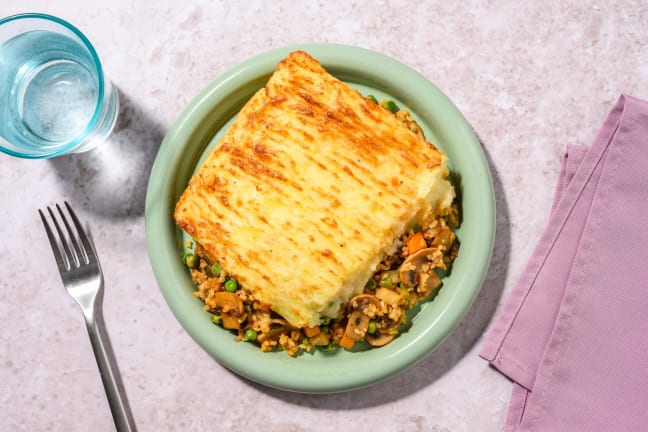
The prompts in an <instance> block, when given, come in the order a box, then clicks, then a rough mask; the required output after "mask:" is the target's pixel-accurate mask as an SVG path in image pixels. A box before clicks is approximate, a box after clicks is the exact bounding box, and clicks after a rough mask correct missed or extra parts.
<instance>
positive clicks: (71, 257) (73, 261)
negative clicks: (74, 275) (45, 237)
mask: <svg viewBox="0 0 648 432" xmlns="http://www.w3.org/2000/svg"><path fill="white" fill-rule="evenodd" d="M47 211H48V212H49V214H50V216H51V217H52V222H54V227H55V228H56V232H57V233H58V236H59V241H60V243H61V245H62V246H63V252H64V255H65V257H66V258H67V262H68V264H69V266H70V268H72V267H77V266H78V265H79V261H78V259H77V257H76V255H75V254H74V252H72V250H71V249H70V245H69V244H68V242H67V239H66V238H65V234H63V230H62V229H61V225H59V223H58V220H56V215H55V214H54V212H53V211H52V209H51V208H50V207H49V206H48V207H47Z"/></svg>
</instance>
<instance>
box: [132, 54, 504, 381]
mask: <svg viewBox="0 0 648 432" xmlns="http://www.w3.org/2000/svg"><path fill="white" fill-rule="evenodd" d="M296 49H302V50H304V51H306V52H308V53H310V54H311V55H312V56H314V57H315V58H316V59H318V60H319V61H320V62H321V63H322V65H323V66H324V67H325V68H326V69H327V70H328V71H329V72H330V73H332V74H333V75H335V76H336V77H338V78H339V79H341V80H343V81H345V82H347V83H349V84H350V85H352V86H354V87H356V88H358V89H359V90H360V91H361V92H362V93H363V94H368V93H371V94H373V95H375V96H376V97H378V98H381V97H383V98H389V99H393V100H395V101H396V102H397V103H398V104H399V105H400V106H401V107H402V108H406V109H408V110H410V112H411V113H412V114H413V117H414V118H415V120H417V121H418V123H419V125H421V126H422V128H423V130H424V132H425V134H426V136H427V138H428V139H429V140H430V141H431V142H433V143H434V144H435V145H437V147H439V148H440V149H441V150H442V151H444V152H445V153H446V154H447V155H448V157H449V159H450V169H451V171H452V173H453V176H454V177H455V180H459V181H460V182H459V183H460V187H459V196H460V197H461V207H462V212H463V220H462V224H461V227H460V228H459V230H458V231H457V237H458V238H459V240H460V241H461V249H460V253H459V257H458V258H457V260H456V261H455V263H454V265H453V268H452V272H451V274H450V275H449V276H447V277H446V278H445V279H444V284H443V287H442V289H441V290H440V292H439V293H438V295H437V296H436V297H435V298H434V300H433V301H430V302H427V303H425V304H423V305H422V306H421V307H420V310H419V311H418V312H417V313H416V315H415V316H414V318H413V320H412V321H411V327H410V328H409V329H408V330H407V331H406V332H403V333H402V334H401V335H400V336H399V337H398V338H396V339H395V340H394V341H393V342H392V343H390V344H389V345H386V346H384V347H381V348H377V349H369V350H361V351H354V352H352V351H347V350H344V349H340V350H338V351H336V352H334V353H324V352H322V351H319V350H316V351H315V352H314V353H305V354H302V355H299V356H297V357H294V358H293V357H290V356H289V355H287V354H286V353H284V352H276V353H262V352H261V351H260V350H259V349H258V348H257V347H256V346H254V345H252V344H249V343H242V342H236V341H235V340H234V336H233V335H232V333H230V332H229V331H226V330H223V329H221V328H219V327H216V326H215V325H213V324H212V323H211V321H210V314H208V313H207V312H205V311H204V309H203V304H202V303H201V302H200V301H199V300H198V299H197V298H195V297H194V295H193V291H194V286H193V284H192V282H191V280H190V276H189V273H188V271H187V269H186V267H184V266H183V264H182V262H181V259H180V257H181V255H182V252H183V233H182V232H181V231H180V230H178V229H177V228H176V226H175V224H174V221H173V216H172V215H173V210H174V206H175V203H176V201H177V200H178V198H179V196H180V194H181V193H182V191H183V190H184V188H185V187H186V185H187V183H188V181H189V179H190V177H191V175H192V174H193V173H194V172H195V170H196V168H197V165H198V164H199V163H200V160H201V158H204V156H205V154H206V153H207V152H208V151H209V149H211V148H212V147H213V146H214V145H215V143H216V141H217V139H218V138H219V137H220V136H221V135H222V134H223V133H224V131H225V130H226V128H227V126H228V125H229V124H230V123H231V121H232V119H233V118H234V116H235V115H236V113H237V112H238V111H239V109H240V108H241V107H242V106H243V104H244V103H245V102H246V101H247V100H248V99H249V98H250V97H251V96H252V94H253V93H254V92H255V91H257V90H258V89H259V88H261V87H263V86H264V85H265V83H266V82H267V80H268V78H269V77H270V75H271V74H272V72H273V71H274V68H275V67H276V65H277V63H278V62H279V61H280V60H281V59H282V58H283V57H285V56H286V55H287V54H288V53H289V52H291V51H294V50H296ZM145 219H146V236H147V244H148V251H149V255H150V259H151V263H152V266H153V270H154V272H155V275H156V278H157V281H158V284H159V285H160V288H161V290H162V293H163V295H164V298H165V299H166V301H167V303H168V304H169V307H170V308H171V310H172V311H173V313H174V314H175V316H176V318H177V319H178V321H180V323H181V324H182V326H183V327H184V328H185V330H186V331H187V332H188V333H189V334H190V335H191V337H193V338H194V339H195V340H196V342H198V344H200V346H202V347H203V348H204V349H205V350H206V351H207V352H208V353H210V354H211V355H212V356H213V357H214V358H215V359H216V360H218V361H219V362H220V363H221V364H222V365H224V366H225V367H227V368H228V369H230V370H232V371H234V372H236V373H238V374H240V375H243V376H245V377H247V378H249V379H251V380H253V381H256V382H259V383H262V384H265V385H268V386H272V387H276V388H281V389H285V390H291V391H298V392H308V393H326V392H337V391H345V390H350V389H355V388H359V387H363V386H368V385H371V384H374V383H377V382H380V381H382V380H385V379H387V378H389V377H392V376H394V375H395V374H397V373H399V372H402V371H404V370H405V369H407V368H408V367H410V366H412V365H414V364H415V363H416V362H418V361H420V360H421V359H423V358H424V357H425V356H426V355H428V354H430V353H431V352H432V351H433V350H434V349H435V348H436V347H437V346H438V345H439V344H440V343H441V342H442V341H443V339H444V338H445V337H446V336H448V335H449V334H450V332H451V331H452V330H453V329H454V328H455V327H456V326H457V324H458V323H459V322H460V321H461V319H462V318H463V317H464V315H465V313H466V312H467V311H468V308H469V307H470V305H471V303H472V301H473V300H474V298H475V297H476V295H477V293H478V292H479V289H480V288H481V285H482V282H483V280H484V277H485V275H486V271H487V269H488V265H489V262H490V257H491V252H492V248H493V240H494V234H495V228H494V227H495V201H494V195H493V187H492V182H491V177H490V172H489V169H488V164H487V162H486V159H485V157H484V154H483V152H482V149H481V146H480V143H479V141H478V140H477V138H476V137H475V134H474V133H473V131H472V129H471V128H470V126H469V125H468V124H467V122H466V121H465V120H464V118H463V116H462V115H461V113H460V112H459V111H458V110H457V108H456V107H455V106H454V105H453V103H452V102H451V101H450V100H449V99H448V98H447V97H446V96H445V95H444V94H443V93H442V92H441V91H440V90H439V89H438V88H437V87H436V86H434V85H433V84H432V83H430V82H429V81H428V80H427V79H426V78H425V77H423V76H422V75H420V74H419V73H417V72H416V71H414V70H412V69H410V68H409V67H407V66H404V65H403V64H401V63H399V62H397V61H395V60H394V59H391V58H389V57H386V56H384V55H381V54H378V53H375V52H372V51H368V50H365V49H361V48H356V47H350V46H342V45H328V44H312V45H299V46H289V47H284V48H281V49H277V50H274V51H270V52H267V53H264V54H261V55H258V56H256V57H253V58H251V59H249V60H247V61H245V62H243V63H241V64H240V65H238V66H236V67H234V68H233V69H231V70H230V71H228V72H226V73H225V74H223V75H221V76H220V77H218V78H217V79H216V80H214V81H213V82H211V83H210V84H209V85H208V86H207V87H206V88H205V89H204V90H203V91H201V92H200V93H199V94H198V95H197V96H196V97H195V98H194V99H193V101H191V103H190V104H189V105H188V106H187V107H186V108H185V109H184V111H183V112H182V114H181V115H180V117H179V118H178V119H177V121H176V122H175V123H174V125H173V126H172V127H171V129H170V130H169V132H168V134H167V136H166V137H165V139H164V141H163V142H162V145H161V147H160V151H159V153H158V155H157V158H156V160H155V164H154V165H153V169H152V172H151V177H150V181H149V185H148V191H147V196H146V216H145Z"/></svg>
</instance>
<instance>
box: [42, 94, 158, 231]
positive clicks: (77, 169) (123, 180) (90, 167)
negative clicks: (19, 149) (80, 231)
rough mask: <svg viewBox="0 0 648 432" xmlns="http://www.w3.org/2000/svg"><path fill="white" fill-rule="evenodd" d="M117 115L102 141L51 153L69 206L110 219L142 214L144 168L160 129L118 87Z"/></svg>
mask: <svg viewBox="0 0 648 432" xmlns="http://www.w3.org/2000/svg"><path fill="white" fill-rule="evenodd" d="M118 92H119V102H120V107H119V117H118V118H117V124H116V125H115V129H114V130H113V132H112V134H111V135H110V136H109V137H108V139H107V140H106V142H105V143H103V144H100V145H99V147H97V148H95V149H93V150H90V151H88V152H85V153H78V154H70V155H65V156H60V157H56V158H53V159H50V161H51V163H52V165H53V166H54V168H55V169H56V170H57V172H58V175H59V177H60V178H61V179H62V180H63V181H62V184H63V187H64V194H65V197H64V198H65V199H66V200H68V201H70V203H71V204H72V205H73V206H76V207H83V208H84V210H87V211H90V212H92V213H95V214H98V215H101V216H103V217H107V218H111V219H119V218H131V217H138V216H142V215H143V214H144V202H145V198H146V187H147V184H148V178H149V174H150V172H151V168H152V166H153V162H154V160H155V156H156V155H157V152H158V149H159V147H160V144H161V142H162V139H163V138H164V130H163V129H162V126H161V125H160V124H158V123H157V122H156V121H155V120H154V119H152V118H150V117H149V116H147V115H146V114H145V113H144V112H142V110H141V108H140V107H138V106H137V104H136V102H134V101H133V100H132V99H131V98H130V97H128V95H126V94H125V93H123V92H121V91H119V90H118Z"/></svg>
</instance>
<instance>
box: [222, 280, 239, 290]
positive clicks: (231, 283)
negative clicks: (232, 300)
mask: <svg viewBox="0 0 648 432" xmlns="http://www.w3.org/2000/svg"><path fill="white" fill-rule="evenodd" d="M237 288H238V282H236V279H227V281H226V282H225V291H227V292H231V293H233V292H234V291H236V290H237Z"/></svg>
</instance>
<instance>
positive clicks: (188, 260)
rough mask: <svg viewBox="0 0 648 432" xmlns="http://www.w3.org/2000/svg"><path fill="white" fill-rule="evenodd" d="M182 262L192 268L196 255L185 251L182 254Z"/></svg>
mask: <svg viewBox="0 0 648 432" xmlns="http://www.w3.org/2000/svg"><path fill="white" fill-rule="evenodd" d="M182 262H183V263H185V265H186V266H187V267H189V268H194V267H196V256H195V255H194V254H192V253H191V252H185V254H184V255H182Z"/></svg>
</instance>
